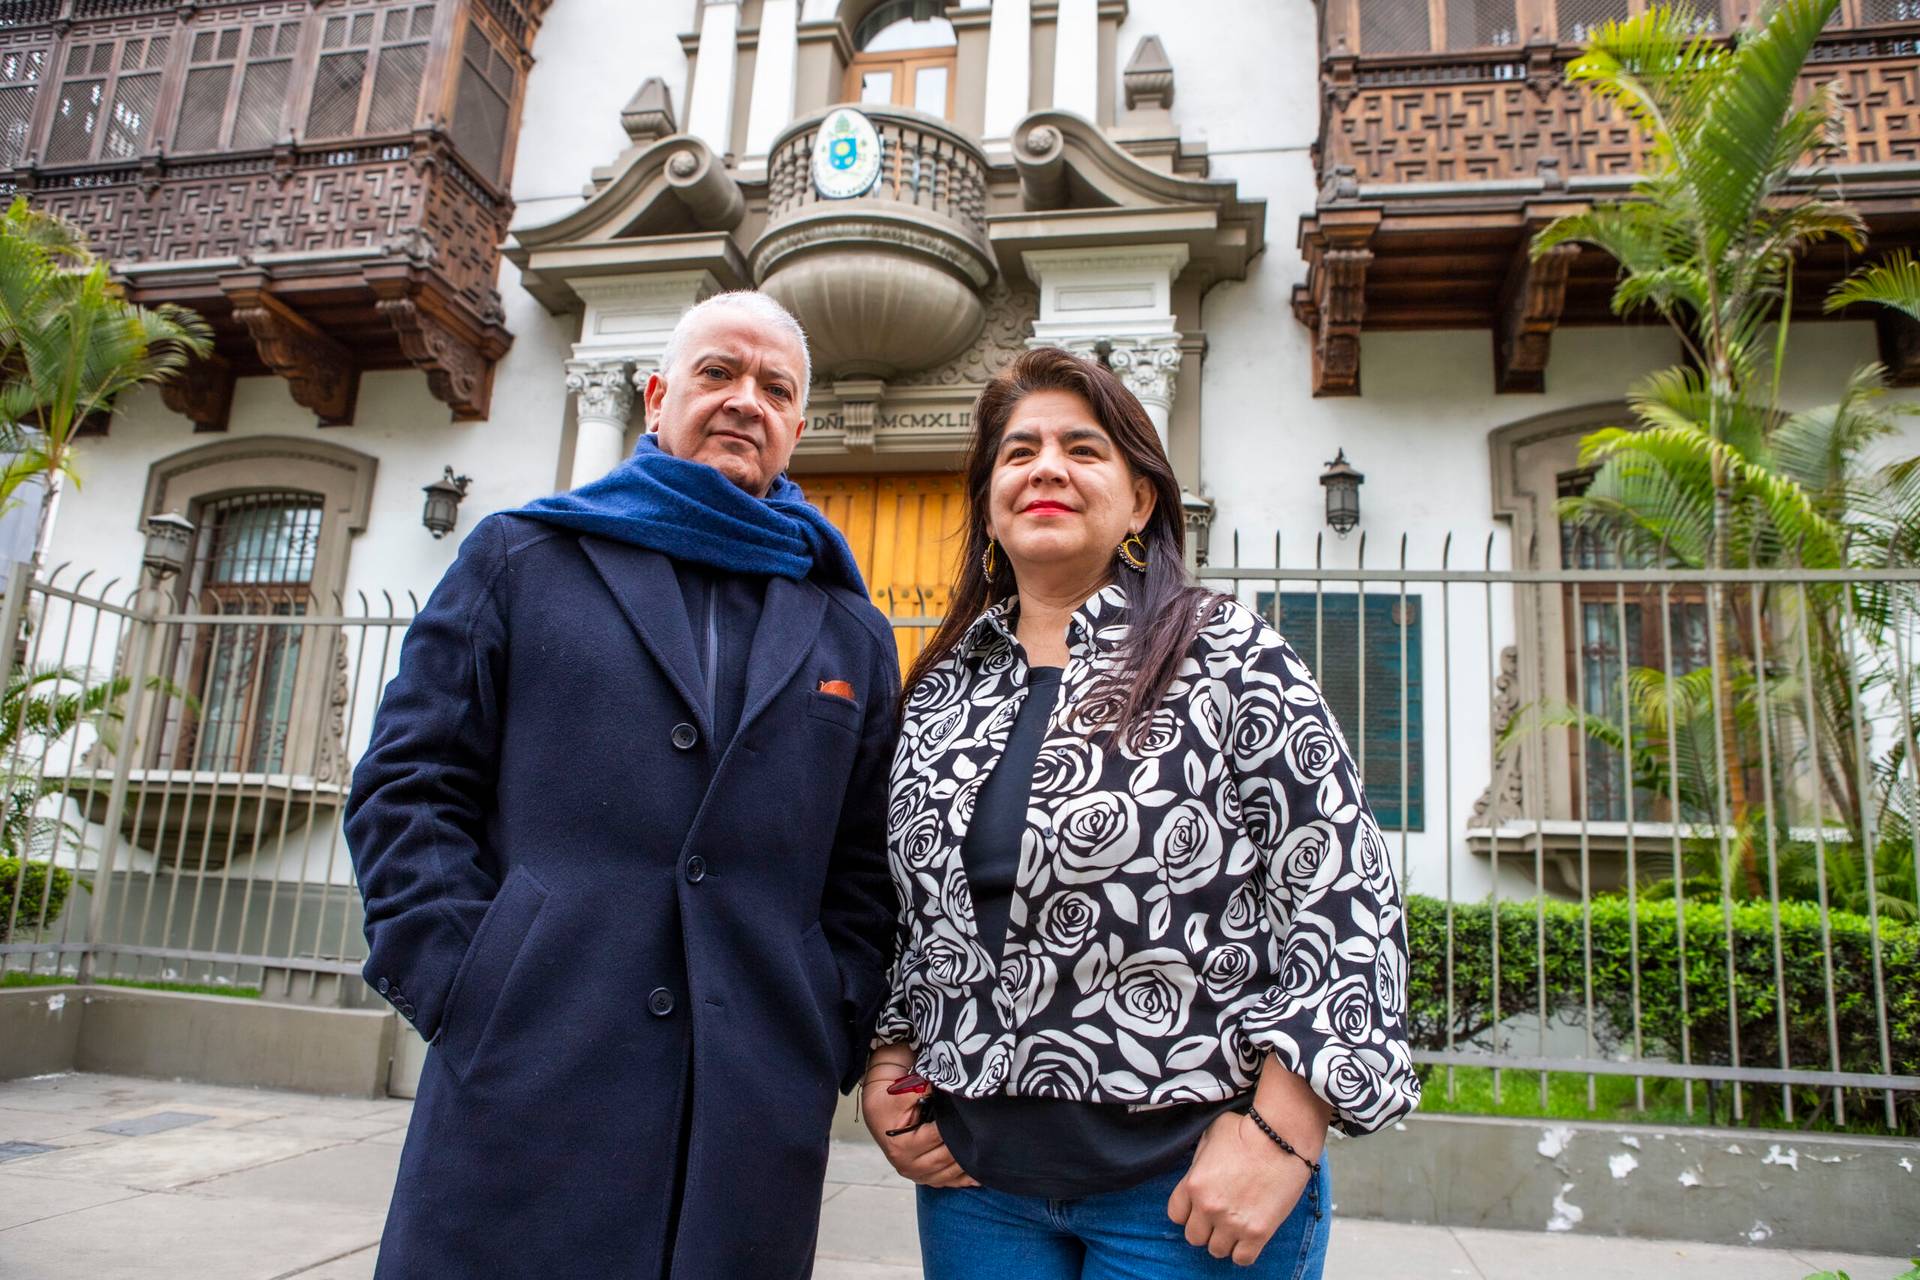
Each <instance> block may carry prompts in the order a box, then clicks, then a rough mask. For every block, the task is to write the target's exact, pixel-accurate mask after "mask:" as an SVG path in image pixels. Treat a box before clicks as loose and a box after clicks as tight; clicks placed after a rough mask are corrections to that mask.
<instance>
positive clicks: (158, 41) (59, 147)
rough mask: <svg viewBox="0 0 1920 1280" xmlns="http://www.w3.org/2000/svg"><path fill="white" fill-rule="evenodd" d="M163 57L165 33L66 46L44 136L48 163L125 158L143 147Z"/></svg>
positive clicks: (149, 131) (150, 132)
mask: <svg viewBox="0 0 1920 1280" xmlns="http://www.w3.org/2000/svg"><path fill="white" fill-rule="evenodd" d="M166 61H167V37H166V36H129V37H127V38H126V39H124V40H102V41H98V42H92V43H80V44H74V45H72V46H70V47H69V48H68V50H67V60H66V68H65V72H64V74H63V77H62V82H61V85H60V96H59V101H58V103H57V104H56V105H55V107H54V115H53V126H52V128H51V129H50V130H49V132H48V134H47V151H46V159H47V163H48V164H75V163H79V162H81V161H85V160H92V159H96V158H104V159H108V160H127V159H131V158H132V157H134V156H136V155H139V154H140V152H141V151H143V150H145V148H146V145H147V142H148V140H149V139H150V138H152V136H153V108H154V104H155V103H156V102H157V101H158V100H159V97H160V78H161V75H162V72H163V69H164V68H165V66H166Z"/></svg>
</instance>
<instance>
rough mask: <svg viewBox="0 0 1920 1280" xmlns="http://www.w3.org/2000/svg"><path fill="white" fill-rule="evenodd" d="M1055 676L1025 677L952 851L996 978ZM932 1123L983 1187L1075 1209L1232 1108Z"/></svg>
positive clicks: (963, 1103)
mask: <svg viewBox="0 0 1920 1280" xmlns="http://www.w3.org/2000/svg"><path fill="white" fill-rule="evenodd" d="M1060 674H1061V671H1060V668H1059V667H1033V668H1030V669H1029V670H1028V673H1027V698H1026V701H1025V702H1023V703H1021V704H1020V712H1019V715H1018V716H1017V717H1016V718H1015V720H1014V722H1013V728H1012V729H1011V730H1009V732H1008V734H1007V745H1006V748H1005V750H1003V751H1002V752H1001V753H1000V760H999V762H998V763H997V764H996V765H994V767H993V772H992V773H991V774H990V775H989V776H988V778H987V781H986V783H985V785H984V786H982V787H981V788H980V795H979V797H978V798H977V800H976V801H975V803H974V808H973V823H972V825H971V826H970V827H969V828H968V829H967V837H966V841H965V843H964V844H962V845H961V847H960V859H961V862H962V863H963V865H965V867H966V870H967V887H968V889H969V890H971V891H972V895H973V914H974V919H975V920H976V921H977V922H978V924H979V930H980V940H981V942H982V943H983V944H984V945H985V946H986V948H987V951H988V953H989V954H990V955H991V956H992V957H993V961H994V964H995V966H996V967H998V965H999V963H1000V953H1001V949H1002V947H1003V945H1004V944H1005V942H1006V937H1007V915H1008V913H1009V912H1010V911H1011V910H1012V906H1013V891H1014V884H1015V881H1016V879H1017V878H1018V875H1019V869H1020V841H1021V838H1022V836H1023V835H1024V833H1025V832H1026V829H1027V801H1028V800H1029V798H1030V797H1031V796H1032V793H1033V766H1034V761H1035V760H1036V759H1037V758H1038V757H1039V754H1040V744H1041V741H1042V740H1043V739H1044V738H1045V737H1046V734H1047V719H1048V717H1049V716H1050V715H1051V714H1052V713H1053V707H1054V703H1055V702H1056V701H1057V700H1058V698H1059V694H1060ZM933 1098H934V1118H935V1122H936V1123H937V1124H938V1125H939V1126H940V1136H941V1137H942V1138H944V1139H945V1140H946V1144H947V1150H949V1151H951V1152H952V1153H953V1158H954V1159H955V1160H957V1161H959V1162H960V1167H961V1168H962V1169H965V1170H966V1171H967V1172H968V1173H969V1174H970V1175H972V1177H973V1178H974V1179H975V1180H976V1181H978V1182H979V1183H980V1184H981V1185H983V1186H987V1187H991V1188H992V1189H993V1190H995V1191H1004V1192H1008V1193H1011V1194H1014V1195H1027V1196H1045V1197H1048V1198H1051V1199H1062V1200H1064V1199H1073V1198H1076V1197H1079V1196H1091V1195H1100V1194H1102V1193H1104V1192H1109V1191H1123V1190H1125V1189H1126V1188H1128V1187H1132V1186H1137V1185H1138V1184H1140V1183H1142V1182H1145V1181H1147V1180H1148V1179H1149V1178H1153V1177H1157V1176H1158V1175H1160V1174H1162V1173H1164V1172H1166V1171H1167V1170H1168V1169H1170V1168H1172V1167H1174V1166H1175V1165H1177V1164H1181V1163H1183V1162H1185V1161H1187V1160H1189V1159H1191V1158H1192V1155H1193V1148H1194V1146H1195V1144H1196V1143H1198V1142H1199V1141H1200V1134H1201V1133H1202V1132H1203V1131H1204V1130H1205V1129H1206V1127H1207V1126H1208V1125H1209V1124H1211V1123H1213V1120H1214V1118H1215V1117H1216V1116H1218V1115H1219V1114H1220V1113H1221V1112H1223V1111H1225V1110H1227V1109H1229V1108H1230V1107H1232V1106H1234V1105H1235V1104H1236V1103H1237V1102H1238V1101H1239V1099H1233V1098H1230V1099H1228V1100H1226V1101H1224V1102H1200V1103H1191V1104H1186V1105H1181V1106H1174V1107H1162V1108H1156V1109H1154V1110H1151V1111H1132V1110H1129V1109H1128V1108H1127V1107H1126V1106H1124V1105H1119V1104H1115V1103H1100V1102H1063V1101H1059V1100H1056V1099H1053V1098H1010V1097H1005V1096H1001V1097H994V1098H964V1097H960V1096H958V1095H955V1094H945V1093H939V1092H936V1093H935V1094H934V1095H933Z"/></svg>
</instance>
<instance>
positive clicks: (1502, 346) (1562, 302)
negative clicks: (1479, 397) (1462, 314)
mask: <svg viewBox="0 0 1920 1280" xmlns="http://www.w3.org/2000/svg"><path fill="white" fill-rule="evenodd" d="M1532 240H1533V237H1532V236H1531V235H1529V236H1528V237H1527V238H1526V239H1525V240H1524V241H1522V242H1521V245H1520V251H1519V253H1518V254H1517V255H1516V256H1515V257H1514V260H1513V265H1512V267H1510V268H1509V269H1508V271H1507V279H1506V283H1505V284H1504V285H1503V286H1502V287H1501V290H1500V309H1499V314H1498V315H1497V317H1496V319H1495V327H1494V331H1493V386H1494V390H1495V391H1500V392H1527V393H1533V394H1538V393H1540V392H1543V391H1545V390H1546V389H1547V359H1548V357H1549V356H1550V355H1551V354H1552V351H1553V331H1554V328H1555V326H1557V325H1558V324H1559V323H1560V313H1561V311H1562V309H1563V308H1564V307H1565V306H1566V302H1567V272H1568V270H1569V269H1570V268H1571V267H1572V266H1573V260H1574V259H1575V258H1577V257H1579V256H1580V246H1579V245H1576V244H1563V245H1556V246H1555V247H1554V248H1552V249H1550V250H1548V251H1547V252H1546V253H1545V254H1543V255H1542V256H1541V257H1539V258H1534V257H1533V256H1532V255H1531V254H1529V253H1528V251H1527V247H1528V245H1529V244H1531V243H1532Z"/></svg>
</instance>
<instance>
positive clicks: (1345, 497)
mask: <svg viewBox="0 0 1920 1280" xmlns="http://www.w3.org/2000/svg"><path fill="white" fill-rule="evenodd" d="M1366 482H1367V478H1366V477H1365V476H1363V475H1361V474H1360V473H1359V472H1358V471H1355V470H1354V469H1353V465H1352V464H1351V463H1349V462H1348V461H1347V451H1346V450H1345V449H1342V450H1340V451H1339V452H1338V453H1336V454H1335V455H1334V458H1333V461H1332V462H1329V463H1328V464H1327V469H1326V470H1325V471H1322V472H1321V473H1320V483H1321V484H1323V485H1325V486H1326V487H1327V523H1328V524H1330V525H1332V526H1333V531H1334V532H1335V533H1337V534H1339V535H1340V536H1341V537H1343V538H1344V537H1346V536H1347V535H1348V534H1349V533H1351V532H1353V526H1355V525H1357V524H1359V523H1360V486H1361V485H1363V484H1365V483H1366Z"/></svg>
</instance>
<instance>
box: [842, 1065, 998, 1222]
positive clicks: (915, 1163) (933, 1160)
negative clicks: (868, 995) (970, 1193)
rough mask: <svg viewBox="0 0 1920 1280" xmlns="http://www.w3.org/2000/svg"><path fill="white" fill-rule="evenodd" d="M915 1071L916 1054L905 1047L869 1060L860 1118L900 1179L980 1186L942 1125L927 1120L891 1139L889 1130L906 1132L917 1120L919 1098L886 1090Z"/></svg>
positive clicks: (930, 1184) (925, 1183) (934, 1184)
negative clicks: (958, 1157) (951, 1145)
mask: <svg viewBox="0 0 1920 1280" xmlns="http://www.w3.org/2000/svg"><path fill="white" fill-rule="evenodd" d="M911 1070H913V1051H912V1050H911V1049H910V1048H908V1047H907V1046H906V1045H883V1046H881V1047H880V1048H878V1049H875V1050H874V1051H873V1056H872V1057H870V1058H868V1059H867V1074H866V1076H865V1077H864V1078H863V1079H862V1080H861V1081H860V1116H861V1119H862V1120H863V1121H865V1123H866V1126H867V1133H868V1134H869V1135H871V1136H872V1138H873V1141H874V1144H875V1145H876V1146H878V1147H879V1148H880V1154H882V1155H884V1156H885V1157H886V1158H887V1163H888V1164H890V1165H892V1166H893V1167H894V1170H895V1171H896V1172H898V1173H899V1174H900V1176H901V1177H903V1178H906V1179H907V1180H908V1181H910V1182H917V1183H919V1184H920V1185H922V1186H927V1187H977V1186H979V1185H980V1184H979V1183H977V1182H975V1181H974V1180H973V1179H972V1178H969V1177H968V1176H967V1173H966V1170H964V1169H962V1168H961V1167H960V1165H959V1162H958V1161H956V1160H955V1159H954V1158H953V1154H952V1153H951V1152H949V1151H948V1150H947V1144H946V1143H945V1142H944V1141H942V1140H941V1138H940V1126H939V1125H937V1124H935V1123H933V1121H931V1120H929V1121H928V1122H927V1123H925V1124H923V1125H921V1126H920V1127H919V1128H917V1129H914V1130H913V1131H912V1132H910V1133H902V1134H900V1135H898V1136H897V1137H891V1138H890V1137H888V1136H887V1131H888V1130H889V1129H905V1128H907V1127H908V1126H910V1125H912V1124H913V1122H914V1120H915V1119H916V1114H915V1113H916V1112H917V1110H918V1108H919V1101H920V1098H921V1097H922V1096H924V1095H921V1094H914V1093H895V1094H890V1093H888V1092H887V1086H888V1085H890V1084H892V1083H893V1082H894V1081H895V1080H898V1079H899V1078H900V1077H901V1076H902V1075H903V1074H905V1073H906V1072H908V1071H911Z"/></svg>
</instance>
